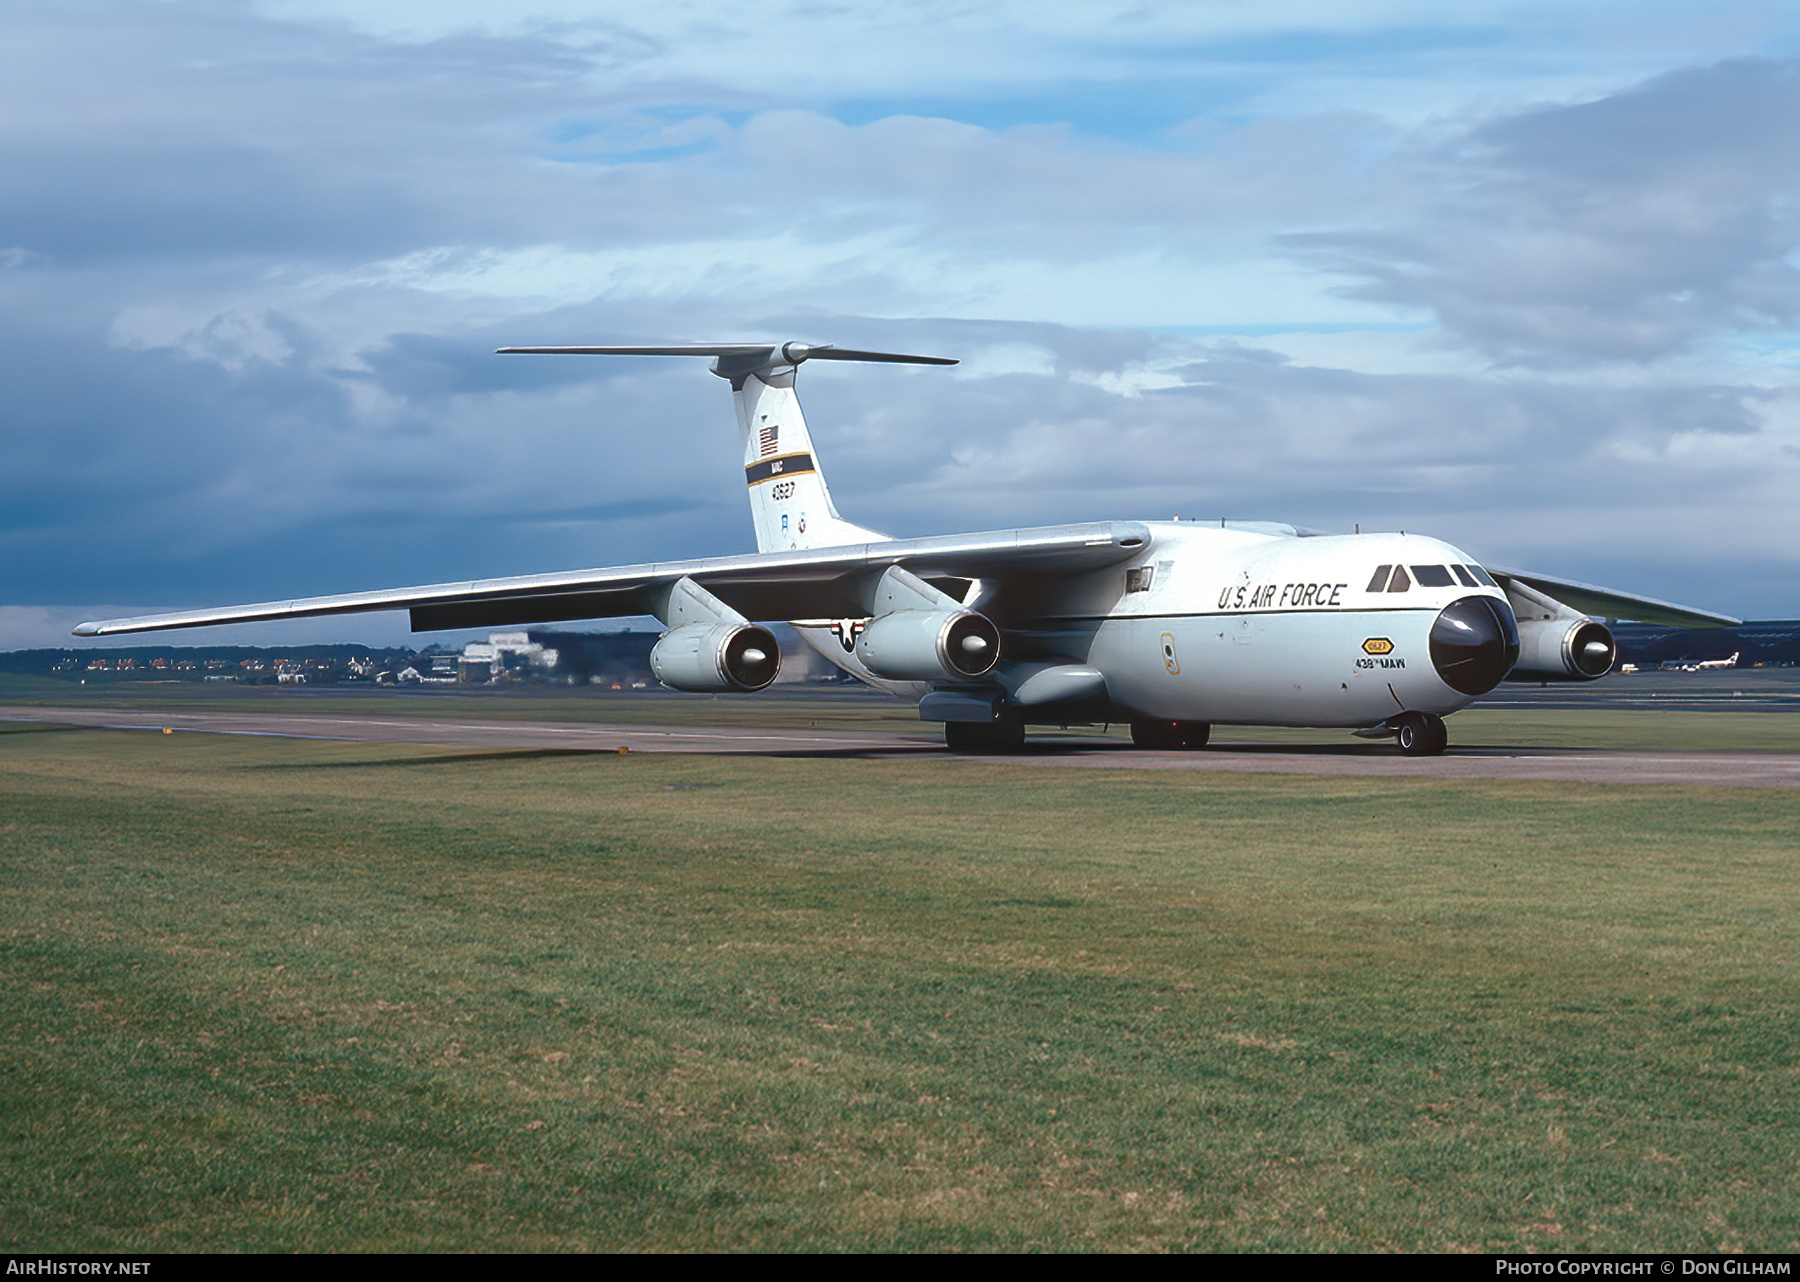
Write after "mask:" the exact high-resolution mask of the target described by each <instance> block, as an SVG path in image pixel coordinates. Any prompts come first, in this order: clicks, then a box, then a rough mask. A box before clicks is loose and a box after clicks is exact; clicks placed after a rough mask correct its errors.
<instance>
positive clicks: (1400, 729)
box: [1394, 712, 1450, 757]
mask: <svg viewBox="0 0 1800 1282" xmlns="http://www.w3.org/2000/svg"><path fill="white" fill-rule="evenodd" d="M1394 742H1395V743H1397V744H1398V745H1399V746H1400V751H1401V752H1402V753H1403V754H1405V755H1406V756H1408V757H1435V756H1437V755H1438V754H1439V753H1440V752H1442V751H1443V750H1444V749H1445V747H1447V746H1448V745H1449V743H1450V732H1449V731H1448V730H1446V729H1445V728H1444V719H1443V718H1442V717H1434V716H1432V715H1431V714H1430V713H1428V712H1408V713H1405V714H1404V715H1402V716H1401V717H1400V718H1399V719H1398V720H1396V721H1395V722H1394Z"/></svg>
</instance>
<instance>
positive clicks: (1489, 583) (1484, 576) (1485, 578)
mask: <svg viewBox="0 0 1800 1282" xmlns="http://www.w3.org/2000/svg"><path fill="white" fill-rule="evenodd" d="M1469 573H1470V574H1473V575H1474V576H1475V578H1476V581H1477V582H1479V583H1480V584H1481V586H1483V587H1485V588H1497V587H1499V586H1500V585H1499V584H1498V583H1495V582H1494V576H1493V575H1491V574H1489V573H1488V572H1487V571H1486V570H1484V569H1482V568H1481V567H1480V566H1479V565H1471V566H1470V567H1469Z"/></svg>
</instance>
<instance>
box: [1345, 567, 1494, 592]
mask: <svg viewBox="0 0 1800 1282" xmlns="http://www.w3.org/2000/svg"><path fill="white" fill-rule="evenodd" d="M1408 568H1409V567H1407V566H1404V565H1379V566H1376V567H1375V575H1374V577H1373V578H1371V579H1370V580H1369V586H1368V587H1367V588H1365V589H1363V590H1364V591H1365V592H1404V591H1406V590H1407V589H1408V588H1410V587H1411V586H1412V585H1413V583H1414V582H1417V583H1418V585H1419V586H1420V587H1422V588H1451V587H1455V586H1456V585H1457V584H1458V583H1461V584H1462V585H1463V586H1464V587H1465V588H1478V587H1490V588H1493V587H1498V586H1500V585H1499V584H1497V583H1495V582H1494V579H1493V576H1492V575H1490V574H1489V573H1488V572H1487V571H1486V570H1484V569H1482V568H1481V567H1480V566H1479V565H1451V566H1442V565H1415V566H1411V567H1410V568H1411V570H1412V574H1411V575H1408V574H1407V572H1406V571H1407V569H1408ZM1452 575H1454V576H1455V577H1454V578H1453V577H1451V576H1452Z"/></svg>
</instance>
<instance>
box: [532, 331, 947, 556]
mask: <svg viewBox="0 0 1800 1282" xmlns="http://www.w3.org/2000/svg"><path fill="white" fill-rule="evenodd" d="M500 350H501V351H502V352H521V353H523V352H536V353H542V354H546V355H565V356H711V357H712V358H713V363H712V372H713V373H715V374H717V375H718V376H719V377H720V378H723V379H728V380H730V382H731V397H732V401H733V402H734V403H735V404H736V405H737V417H738V434H739V436H740V437H741V438H742V440H743V445H744V479H745V481H746V483H747V484H748V485H749V488H750V518H751V520H752V521H753V522H754V523H755V526H756V550H757V551H758V552H785V551H787V550H788V549H790V548H833V547H843V546H844V545H845V544H849V543H881V542H886V541H887V535H885V534H877V533H875V531H873V530H865V529H863V527H862V526H860V525H852V524H851V523H850V522H849V521H846V520H845V519H844V518H843V517H841V516H839V515H838V510H837V508H836V507H834V506H833V505H832V502H831V491H830V490H828V489H826V488H825V474H824V473H823V472H822V471H820V470H819V456H818V454H817V453H816V452H815V451H814V450H813V443H812V437H811V436H810V435H808V434H807V431H806V418H805V416H804V415H802V414H801V413H800V401H799V398H798V397H796V396H795V395H794V372H795V370H797V369H798V368H799V367H800V363H801V362H802V361H874V362H878V363H881V364H888V365H954V364H956V362H955V361H954V360H951V359H949V358H948V357H944V356H905V355H902V354H900V353H898V352H863V351H852V350H850V349H849V348H844V347H832V346H829V345H825V346H819V347H813V346H809V345H807V344H805V343H782V344H780V345H776V344H774V343H685V344H680V345H676V346H655V347H639V346H631V347H614V346H607V347H502V348H501V349H500Z"/></svg>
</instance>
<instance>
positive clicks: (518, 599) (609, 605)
mask: <svg viewBox="0 0 1800 1282" xmlns="http://www.w3.org/2000/svg"><path fill="white" fill-rule="evenodd" d="M1149 539H1150V531H1149V530H1148V529H1147V528H1145V527H1144V526H1142V525H1139V524H1137V523H1136V522H1133V521H1097V522H1092V523H1088V524H1083V525H1052V526H1044V527H1042V528H1038V529H1028V530H999V531H994V532H990V533H985V534H953V535H948V536H944V537H939V538H928V539H894V540H889V541H885V542H880V543H861V544H853V545H851V546H848V547H830V548H813V549H809V550H805V551H795V552H772V553H755V554H751V555H747V556H722V557H706V558H702V559H699V560H692V561H658V562H653V563H651V564H647V565H621V566H612V567H607V568H604V569H595V570H575V571H571V572H569V573H566V574H531V575H522V576H519V577H516V578H507V579H476V580H472V581H470V582H465V583H433V584H427V585H425V586H423V587H414V588H394V589H391V590H388V591H381V592H351V593H346V594H345V595H342V596H322V597H305V598H301V599H299V600H293V601H264V602H260V603H258V604H255V605H238V606H227V607H225V608H222V609H215V610H187V611H183V612H180V613H175V614H148V615H142V616H140V617H137V618H131V619H105V620H100V621H97V622H93V623H83V624H80V625H79V626H78V627H76V628H75V635H76V636H81V637H101V636H116V635H118V634H121V633H127V632H159V631H163V630H165V629H170V628H200V627H207V626H209V625H212V624H219V623H255V622H266V621H268V620H272V619H304V618H312V617H315V616H318V615H326V614H360V613H364V612H367V611H373V610H409V611H411V613H412V627H413V630H414V631H415V632H428V631H433V630H436V629H439V628H484V627H506V626H509V625H517V624H523V623H554V622H558V621H561V620H565V619H604V618H616V617H619V616H621V615H633V614H648V613H651V612H652V611H651V609H650V606H649V600H650V598H651V597H652V596H653V595H654V594H655V593H656V589H658V588H664V587H667V586H668V585H669V584H671V583H673V582H675V581H676V580H678V579H684V578H689V579H693V580H694V581H695V582H696V583H699V584H700V585H702V586H703V587H705V588H706V589H707V591H709V592H711V593H712V594H713V595H715V596H717V597H718V598H719V599H720V600H722V601H724V602H725V603H726V604H727V605H729V606H731V607H732V608H733V609H735V610H737V611H738V612H739V613H741V614H742V615H744V617H745V618H748V619H752V620H769V619H829V618H858V617H861V616H862V615H863V614H865V613H867V611H866V609H865V608H864V606H863V605H862V603H861V592H860V591H859V590H858V589H859V585H860V583H861V581H862V580H863V579H865V578H866V577H867V576H868V575H869V574H871V573H875V574H879V573H880V572H881V571H882V570H885V569H886V568H887V567H889V566H892V565H898V566H902V567H904V568H905V569H907V570H910V571H911V572H912V573H914V574H916V575H918V576H919V577H920V578H922V579H927V580H929V579H933V578H955V579H979V578H994V577H1001V578H1004V577H1007V576H1013V575H1037V574H1056V575H1063V574H1076V573H1081V572H1083V571H1087V570H1097V569H1101V568H1103V567H1105V566H1108V565H1113V564H1116V563H1117V562H1120V561H1123V560H1125V559H1127V558H1128V557H1130V556H1132V555H1133V554H1134V553H1136V552H1137V551H1138V550H1139V549H1141V548H1142V547H1143V546H1144V544H1145V543H1147V542H1148V541H1149Z"/></svg>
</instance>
